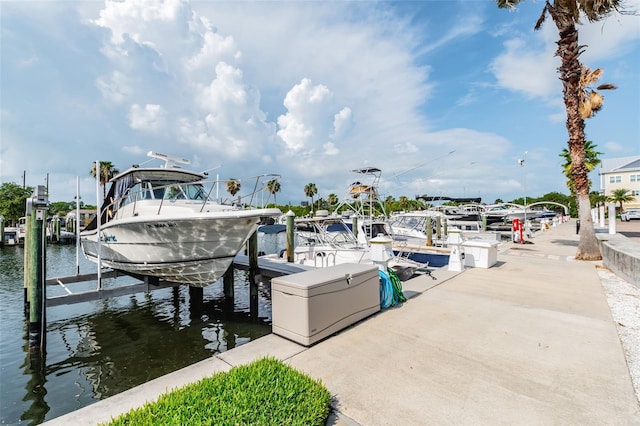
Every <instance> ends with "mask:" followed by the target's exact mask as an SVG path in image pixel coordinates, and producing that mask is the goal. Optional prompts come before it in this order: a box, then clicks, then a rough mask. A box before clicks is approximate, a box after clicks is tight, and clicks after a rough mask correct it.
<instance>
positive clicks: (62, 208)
mask: <svg viewBox="0 0 640 426" xmlns="http://www.w3.org/2000/svg"><path fill="white" fill-rule="evenodd" d="M75 208H76V203H74V202H71V203H69V202H66V201H54V202H52V203H51V204H49V215H50V216H56V215H57V216H61V217H64V216H66V214H67V213H69V212H70V211H71V210H75Z"/></svg>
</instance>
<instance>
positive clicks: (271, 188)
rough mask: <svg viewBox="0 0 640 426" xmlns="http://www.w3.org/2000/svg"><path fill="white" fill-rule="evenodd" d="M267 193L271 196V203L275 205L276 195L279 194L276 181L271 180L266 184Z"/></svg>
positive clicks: (276, 202) (278, 185)
mask: <svg viewBox="0 0 640 426" xmlns="http://www.w3.org/2000/svg"><path fill="white" fill-rule="evenodd" d="M267 191H269V193H270V194H273V203H274V204H276V205H277V204H278V201H277V199H276V193H277V192H280V182H279V181H278V179H271V180H270V181H268V182H267Z"/></svg>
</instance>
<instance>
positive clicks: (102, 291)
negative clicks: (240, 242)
mask: <svg viewBox="0 0 640 426" xmlns="http://www.w3.org/2000/svg"><path fill="white" fill-rule="evenodd" d="M233 267H234V268H236V269H241V270H249V257H248V256H245V255H241V254H238V255H237V256H236V257H235V259H234V262H233ZM310 269H314V268H312V267H310V266H305V265H298V264H295V263H286V262H280V261H275V260H271V259H268V258H259V259H258V270H257V271H256V273H257V274H260V275H262V276H264V277H269V278H274V277H280V276H283V275H290V274H296V273H299V272H304V271H308V270H310ZM119 277H129V278H132V277H131V276H130V275H127V274H124V273H122V272H119V271H114V270H106V271H103V272H102V273H101V278H119ZM133 279H136V278H133ZM91 281H95V282H96V283H97V281H98V274H97V273H91V274H80V275H70V276H66V277H57V278H50V279H47V280H46V285H47V286H61V287H62V288H63V289H64V290H65V292H66V294H62V295H59V296H52V297H48V298H47V307H53V306H60V305H69V304H73V303H81V302H89V301H94V300H101V299H106V298H109V297H117V296H125V295H127V294H134V293H141V292H151V291H153V290H160V289H163V288H171V287H177V286H180V285H182V284H179V283H174V282H169V281H164V280H158V279H154V278H153V277H140V278H139V279H138V281H137V282H135V283H132V284H124V285H115V286H109V287H106V288H97V289H94V290H88V291H82V292H77V293H74V292H72V291H71V290H70V289H69V287H68V285H69V284H75V283H82V282H91Z"/></svg>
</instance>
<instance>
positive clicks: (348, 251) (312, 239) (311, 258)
mask: <svg viewBox="0 0 640 426" xmlns="http://www.w3.org/2000/svg"><path fill="white" fill-rule="evenodd" d="M294 262H295V263H299V264H303V265H308V266H313V267H316V268H318V267H326V266H332V265H338V264H341V263H372V260H371V251H370V250H369V247H367V245H366V244H361V243H360V242H358V239H357V238H356V236H355V235H354V234H353V232H352V231H351V230H350V229H349V227H347V225H346V224H345V222H344V221H343V220H342V219H341V218H339V217H329V216H321V217H313V218H300V219H296V220H295V249H294Z"/></svg>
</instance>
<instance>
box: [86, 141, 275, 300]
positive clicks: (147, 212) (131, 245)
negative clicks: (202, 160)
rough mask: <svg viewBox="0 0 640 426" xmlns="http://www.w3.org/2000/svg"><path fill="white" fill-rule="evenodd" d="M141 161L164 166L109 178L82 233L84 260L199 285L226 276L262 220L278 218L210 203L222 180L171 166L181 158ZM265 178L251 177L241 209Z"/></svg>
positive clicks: (238, 203) (237, 202)
mask: <svg viewBox="0 0 640 426" xmlns="http://www.w3.org/2000/svg"><path fill="white" fill-rule="evenodd" d="M148 155H149V156H150V157H152V158H156V159H160V160H164V161H165V164H164V165H162V166H160V167H144V168H143V167H136V166H134V167H132V168H130V169H128V170H126V171H124V172H123V173H120V174H118V175H117V176H115V177H114V178H113V179H111V187H110V190H109V193H108V194H107V196H106V199H105V200H104V202H103V204H102V207H101V209H100V215H99V216H96V217H95V218H94V220H93V221H92V222H91V223H89V225H87V227H86V228H85V229H84V230H83V231H82V232H81V234H80V240H81V244H82V249H83V252H84V254H85V256H86V257H87V258H88V259H89V260H91V261H93V262H96V263H97V262H100V263H101V264H102V265H104V266H107V267H110V268H112V269H115V270H119V271H123V272H125V273H127V274H130V275H134V276H151V277H157V278H161V279H164V280H166V281H171V282H177V283H183V284H189V285H191V286H196V287H203V286H206V285H209V284H212V283H213V282H215V281H216V280H217V279H218V278H220V277H221V276H222V275H223V274H224V273H225V271H226V270H227V269H228V268H229V267H230V266H231V264H232V262H233V259H234V257H235V256H236V255H237V254H238V252H239V251H240V250H241V249H242V246H243V244H244V243H245V241H246V240H247V239H248V238H249V237H250V236H251V234H253V232H255V230H256V228H257V227H258V225H259V224H260V222H261V220H262V219H263V218H268V217H277V216H280V215H281V214H282V212H281V211H280V210H279V209H276V208H254V207H250V208H247V207H245V203H243V202H242V200H243V198H242V197H236V198H235V199H234V200H233V202H231V201H227V202H223V201H222V200H214V199H213V198H212V194H214V195H215V194H216V193H215V192H213V191H214V190H217V188H216V186H217V185H219V184H220V183H221V182H215V181H214V182H208V181H207V180H206V179H207V174H206V173H198V172H194V171H188V170H185V169H182V168H180V167H179V166H177V163H179V164H189V163H190V162H189V161H188V160H184V159H180V158H177V157H173V156H168V155H164V154H158V153H154V152H149V154H148ZM264 176H266V175H263V176H258V177H255V178H252V179H254V180H255V184H253V182H252V185H251V187H252V189H253V192H252V193H251V194H249V195H247V196H246V197H247V198H245V200H247V201H248V202H247V203H246V204H247V205H249V206H251V205H252V203H253V202H255V200H256V199H257V197H255V195H256V194H259V193H260V191H262V190H263V189H264V188H263V184H266V182H264V183H263V182H261V178H262V177H264ZM271 177H273V175H271ZM242 181H243V182H244V179H243V180H242ZM223 183H224V182H223ZM206 185H208V187H209V189H207V186H206ZM261 185H262V186H261ZM249 197H250V198H249Z"/></svg>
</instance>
